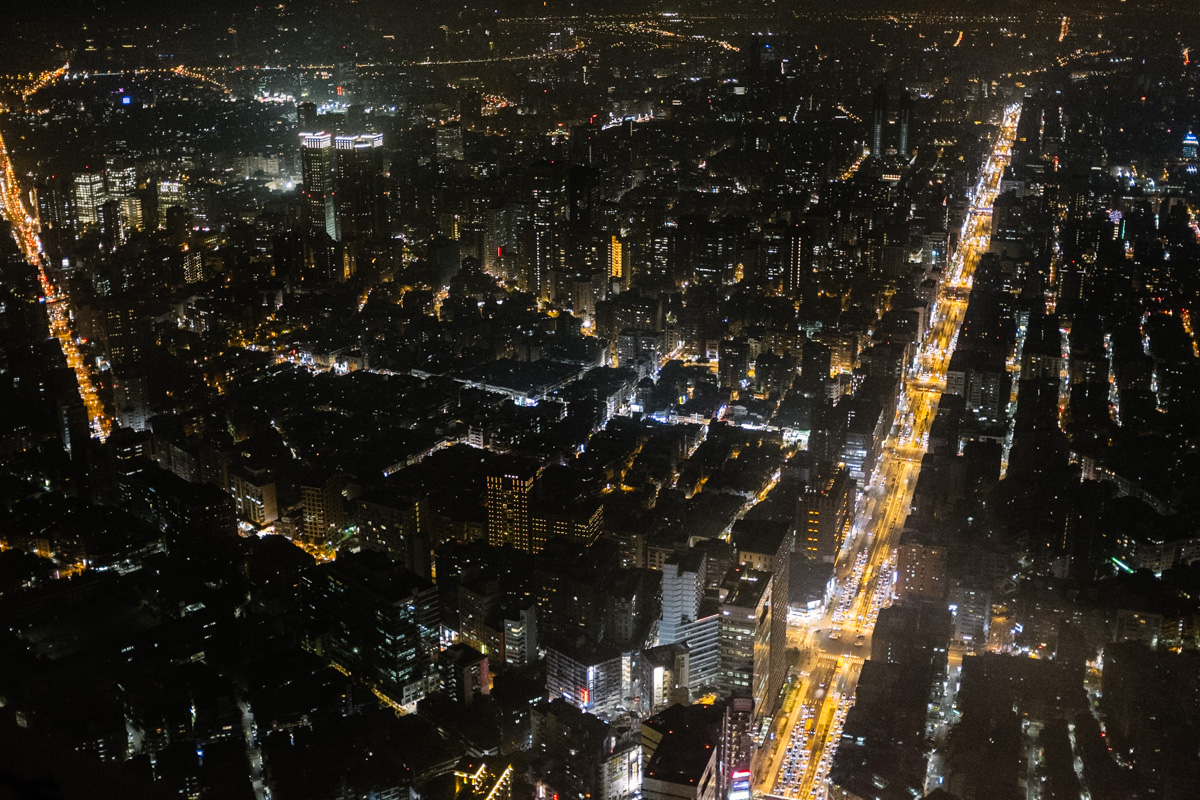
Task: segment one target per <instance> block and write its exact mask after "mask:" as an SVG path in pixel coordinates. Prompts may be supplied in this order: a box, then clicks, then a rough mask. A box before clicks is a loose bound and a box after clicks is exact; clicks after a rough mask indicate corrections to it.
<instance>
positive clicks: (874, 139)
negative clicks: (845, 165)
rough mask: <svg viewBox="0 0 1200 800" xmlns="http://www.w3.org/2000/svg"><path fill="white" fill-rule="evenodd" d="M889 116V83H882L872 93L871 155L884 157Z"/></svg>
mask: <svg viewBox="0 0 1200 800" xmlns="http://www.w3.org/2000/svg"><path fill="white" fill-rule="evenodd" d="M887 116H888V90H887V84H886V83H881V84H879V85H878V86H876V87H875V91H874V93H873V94H872V95H871V155H873V156H875V157H876V158H882V157H883V146H884V136H883V131H884V128H885V127H886V126H887Z"/></svg>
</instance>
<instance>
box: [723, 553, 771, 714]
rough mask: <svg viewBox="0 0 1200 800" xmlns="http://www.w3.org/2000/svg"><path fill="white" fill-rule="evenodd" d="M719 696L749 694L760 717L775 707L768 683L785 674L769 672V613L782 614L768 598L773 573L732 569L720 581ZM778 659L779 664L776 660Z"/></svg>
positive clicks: (747, 695) (744, 695)
mask: <svg viewBox="0 0 1200 800" xmlns="http://www.w3.org/2000/svg"><path fill="white" fill-rule="evenodd" d="M720 590H721V593H722V595H724V597H723V599H722V600H721V616H720V640H719V648H720V651H719V667H720V675H719V676H718V678H717V689H718V694H719V695H720V696H721V697H724V698H729V697H750V698H752V699H753V700H754V709H755V714H756V716H757V717H758V718H760V719H761V718H762V716H763V715H765V714H766V713H769V712H770V711H771V710H772V709H773V708H774V707H775V699H776V698H775V697H774V696H772V695H771V687H772V686H782V685H783V674H782V672H781V673H780V674H773V672H772V666H773V665H772V659H771V648H772V647H773V646H774V647H784V646H785V643H784V642H778V643H776V642H772V641H771V639H772V633H773V629H774V628H775V625H774V624H773V619H772V617H773V616H774V614H776V613H781V614H785V613H786V611H785V609H784V608H783V606H782V605H781V606H780V608H779V609H776V608H775V603H774V601H773V598H772V596H771V574H770V573H768V572H759V571H757V570H752V569H747V568H745V567H734V568H733V569H731V570H729V572H728V573H726V575H725V578H724V579H723V580H722V582H721V589H720ZM780 663H782V662H780Z"/></svg>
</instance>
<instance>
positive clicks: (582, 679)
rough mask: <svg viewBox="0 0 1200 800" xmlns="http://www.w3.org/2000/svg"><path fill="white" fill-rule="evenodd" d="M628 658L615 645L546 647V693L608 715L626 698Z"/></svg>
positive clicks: (583, 708)
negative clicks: (600, 646)
mask: <svg viewBox="0 0 1200 800" xmlns="http://www.w3.org/2000/svg"><path fill="white" fill-rule="evenodd" d="M627 661H628V659H627V658H626V657H624V656H622V655H621V653H620V651H618V650H617V649H616V648H608V647H602V648H582V649H577V648H569V647H556V646H551V647H547V648H546V694H547V695H549V696H550V697H551V699H555V698H560V697H561V698H562V699H563V700H566V701H567V702H568V703H570V704H571V705H573V706H575V707H576V708H578V709H581V710H583V711H590V712H591V713H593V714H596V715H597V716H601V717H604V716H607V715H609V714H613V713H615V712H616V711H617V707H618V706H620V705H621V702H622V700H623V699H624V695H625V692H624V686H625V671H626V662H627Z"/></svg>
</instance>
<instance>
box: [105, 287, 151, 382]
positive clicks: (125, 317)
mask: <svg viewBox="0 0 1200 800" xmlns="http://www.w3.org/2000/svg"><path fill="white" fill-rule="evenodd" d="M142 326H143V320H142V316H141V313H140V309H139V308H138V306H137V305H136V304H135V303H134V302H133V301H132V299H130V298H129V297H128V296H125V297H114V298H112V299H111V300H109V302H108V304H107V305H106V306H105V308H104V332H105V338H106V341H107V343H108V361H109V363H110V364H112V365H114V366H119V365H127V364H135V363H137V362H138V361H140V360H141V358H142V344H143V341H144V334H143V330H142Z"/></svg>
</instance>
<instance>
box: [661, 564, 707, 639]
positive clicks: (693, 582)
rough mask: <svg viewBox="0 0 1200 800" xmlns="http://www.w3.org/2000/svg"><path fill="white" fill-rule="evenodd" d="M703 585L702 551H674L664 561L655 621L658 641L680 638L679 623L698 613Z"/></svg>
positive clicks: (694, 618) (685, 621) (693, 617)
mask: <svg viewBox="0 0 1200 800" xmlns="http://www.w3.org/2000/svg"><path fill="white" fill-rule="evenodd" d="M706 586H707V580H706V578H705V561H704V554H703V553H699V552H696V551H688V552H686V553H676V554H674V555H673V556H671V557H670V558H668V559H667V560H666V561H665V562H663V567H662V614H661V619H660V620H659V623H658V641H659V643H660V644H673V643H674V642H678V641H680V639H681V636H680V635H679V634H680V630H679V629H680V626H681V625H686V624H687V623H689V622H693V621H695V620H696V619H697V618H698V617H699V615H700V601H701V600H702V599H703V598H704V590H705V588H706Z"/></svg>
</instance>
